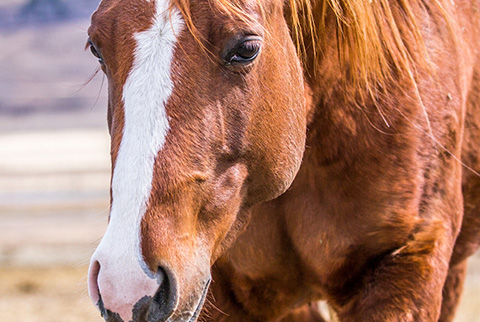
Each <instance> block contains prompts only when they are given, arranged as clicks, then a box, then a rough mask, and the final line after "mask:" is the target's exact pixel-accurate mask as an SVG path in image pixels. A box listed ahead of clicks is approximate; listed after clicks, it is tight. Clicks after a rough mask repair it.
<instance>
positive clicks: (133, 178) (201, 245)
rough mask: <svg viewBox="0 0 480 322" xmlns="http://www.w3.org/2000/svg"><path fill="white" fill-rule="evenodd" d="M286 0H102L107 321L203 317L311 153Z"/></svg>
mask: <svg viewBox="0 0 480 322" xmlns="http://www.w3.org/2000/svg"><path fill="white" fill-rule="evenodd" d="M283 3H284V2H283V1H275V0H265V1H256V0H239V1H236V2H230V1H224V0H212V1H197V0H174V1H173V2H169V1H168V0H103V1H102V2H101V3H100V5H99V7H98V9H97V11H96V12H95V13H94V14H93V16H92V23H91V26H90V28H89V46H90V48H91V50H92V53H93V54H94V55H95V56H96V57H97V58H98V60H99V63H100V65H101V68H102V70H103V72H104V73H105V75H106V77H107V79H108V93H109V99H108V125H109V131H110V135H111V160H112V179H111V209H110V215H109V224H108V227H107V230H106V232H105V235H104V237H103V239H102V240H101V242H100V244H99V245H98V248H97V249H96V251H95V253H94V255H93V256H92V260H91V265H90V271H89V292H90V296H91V298H92V300H93V301H94V303H95V304H96V305H97V306H98V307H99V308H100V310H101V312H102V315H103V316H104V318H105V319H106V320H107V321H132V320H133V321H167V320H168V321H172V322H176V321H195V320H196V318H197V316H198V314H199V312H200V310H201V308H202V306H203V302H204V300H205V297H206V293H207V290H208V285H209V282H210V269H211V266H212V264H213V263H214V262H215V260H216V259H217V258H218V257H219V256H220V254H222V252H223V251H224V250H225V249H226V248H228V247H229V245H230V244H231V243H232V242H233V241H234V240H235V238H236V236H238V234H239V233H240V232H241V231H242V229H243V228H244V227H245V226H246V224H247V223H248V218H249V210H250V208H251V207H252V206H253V205H254V204H257V203H259V202H262V201H266V200H269V199H272V198H275V197H276V196H278V195H280V194H281V193H283V192H284V191H285V190H286V189H287V188H288V187H289V185H290V184H291V182H292V180H293V179H294V177H295V175H296V173H297V171H298V168H299V166H300V163H301V159H302V155H303V151H304V142H305V132H306V114H307V112H306V104H305V95H304V85H303V76H302V70H301V66H300V60H299V58H298V55H297V53H296V50H295V46H294V43H293V41H292V39H291V37H290V33H289V29H288V26H287V23H286V21H285V19H284V8H283V5H284V4H283Z"/></svg>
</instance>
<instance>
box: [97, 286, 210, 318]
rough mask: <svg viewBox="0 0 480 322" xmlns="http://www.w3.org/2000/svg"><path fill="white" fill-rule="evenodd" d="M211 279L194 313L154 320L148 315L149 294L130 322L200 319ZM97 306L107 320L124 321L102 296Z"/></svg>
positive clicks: (140, 302) (137, 305)
mask: <svg viewBox="0 0 480 322" xmlns="http://www.w3.org/2000/svg"><path fill="white" fill-rule="evenodd" d="M211 281H212V280H211V278H209V279H208V280H207V282H206V283H205V286H204V288H203V291H202V295H201V296H200V299H199V301H198V303H197V305H196V308H195V310H194V311H193V314H192V313H191V311H187V312H182V313H179V314H175V313H174V314H173V315H172V316H171V317H169V318H168V319H167V320H166V321H157V320H153V319H151V318H149V317H148V313H147V312H148V305H146V304H147V303H150V302H151V300H152V298H151V297H149V296H145V297H144V298H142V299H141V300H140V301H139V302H138V303H137V304H136V307H137V309H139V310H138V311H136V312H135V313H134V318H133V320H132V321H129V322H195V321H196V320H197V319H198V317H199V315H200V312H201V311H202V308H203V304H205V300H206V298H207V294H208V289H209V287H210V283H211ZM97 306H98V308H99V309H100V313H101V315H102V317H103V318H104V319H105V321H106V322H124V321H123V319H122V318H121V317H120V315H119V314H117V313H114V312H111V311H110V310H108V309H106V308H105V306H104V304H103V300H102V297H101V296H100V298H99V300H98V303H97ZM134 310H135V309H134ZM135 316H136V317H135Z"/></svg>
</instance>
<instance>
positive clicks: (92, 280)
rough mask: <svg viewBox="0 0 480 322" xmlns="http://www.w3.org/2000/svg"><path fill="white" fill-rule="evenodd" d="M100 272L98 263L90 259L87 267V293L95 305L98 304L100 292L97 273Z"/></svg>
mask: <svg viewBox="0 0 480 322" xmlns="http://www.w3.org/2000/svg"><path fill="white" fill-rule="evenodd" d="M99 273H100V263H99V262H98V261H96V260H95V261H92V263H91V264H90V267H89V269H88V293H89V295H90V298H91V299H92V301H93V303H94V304H95V305H98V302H99V300H100V292H99V289H98V274H99Z"/></svg>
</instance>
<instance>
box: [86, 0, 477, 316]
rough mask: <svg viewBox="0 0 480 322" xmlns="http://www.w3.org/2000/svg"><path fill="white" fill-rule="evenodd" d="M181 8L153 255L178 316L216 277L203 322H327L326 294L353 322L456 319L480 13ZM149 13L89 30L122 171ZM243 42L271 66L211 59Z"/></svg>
mask: <svg viewBox="0 0 480 322" xmlns="http://www.w3.org/2000/svg"><path fill="white" fill-rule="evenodd" d="M173 5H174V6H176V7H178V8H180V11H181V12H182V14H183V15H184V17H185V20H186V22H187V26H188V28H187V30H188V31H186V32H183V33H181V34H180V35H178V44H179V45H178V48H177V49H176V52H175V55H174V62H173V66H172V77H173V80H174V84H175V89H174V92H173V95H172V97H171V99H170V101H169V102H168V104H167V107H166V108H167V114H168V115H169V117H170V118H171V120H170V122H171V123H170V125H171V130H170V132H169V135H168V136H167V142H166V144H165V147H164V149H163V150H162V152H161V153H160V154H159V155H158V157H157V160H156V164H155V169H154V171H155V172H154V174H155V178H154V180H153V190H152V195H151V198H150V202H149V205H148V210H147V213H146V214H145V217H144V219H143V222H142V251H143V255H144V258H145V260H146V261H147V263H148V265H149V266H150V268H151V269H152V270H154V269H156V267H158V266H166V267H168V268H169V270H170V271H172V272H174V274H175V278H176V280H177V283H178V287H179V290H178V292H179V299H178V307H179V309H178V311H177V312H175V313H174V317H178V316H179V315H178V314H180V313H179V312H180V311H181V309H182V308H189V307H191V305H192V304H191V302H192V301H193V300H192V296H197V294H198V293H199V292H201V280H202V278H204V277H205V276H206V275H208V274H209V272H210V269H211V272H212V277H213V282H212V285H211V288H210V294H209V297H208V302H209V303H210V304H209V305H206V309H205V310H204V311H203V312H202V316H201V317H200V320H203V321H230V322H235V321H239V322H240V321H272V322H273V321H284V322H287V321H323V318H322V317H321V316H320V315H319V313H318V311H317V309H316V306H315V305H314V303H315V302H316V301H318V300H322V299H323V300H326V301H328V303H329V305H330V306H331V307H332V308H333V309H334V310H335V312H336V313H337V315H338V318H339V320H340V321H451V319H452V318H453V316H454V311H455V308H456V306H457V304H458V300H459V297H460V293H461V288H462V283H463V277H464V274H465V265H466V260H467V258H468V256H470V255H472V254H473V253H474V252H475V251H476V250H477V248H478V245H479V244H480V213H479V211H480V177H479V175H478V173H477V172H479V171H480V157H479V154H478V152H477V150H478V149H477V146H478V142H480V141H479V140H480V131H479V128H480V104H479V102H480V62H479V60H478V59H479V48H478V44H479V43H480V26H479V24H478V21H480V17H479V14H478V9H479V8H478V6H479V3H478V2H477V1H475V0H468V1H467V0H465V1H460V2H458V3H457V4H456V5H452V2H451V1H446V0H445V1H443V0H432V1H426V0H422V1H420V0H411V1H407V0H390V1H388V0H373V1H372V2H369V1H354V0H342V1H340V0H324V1H323V0H316V1H312V2H309V1H306V0H305V1H303V0H297V1H294V0H291V1H288V2H283V1H278V0H261V1H255V0H237V1H227V0H212V1H209V2H203V1H197V0H175V1H174V2H173ZM149 6H151V4H149V3H148V2H145V1H142V0H130V1H120V0H103V2H102V4H101V6H100V8H99V10H98V11H97V13H96V14H95V15H94V17H93V20H92V27H91V29H90V36H91V37H92V40H93V41H94V42H95V44H96V45H97V46H98V47H99V48H100V49H101V50H102V53H103V54H104V56H105V57H104V58H105V63H106V66H107V67H106V68H105V72H106V73H107V76H108V78H109V84H110V85H109V95H110V96H109V97H110V99H109V111H110V112H109V125H110V130H111V134H112V162H115V155H116V151H118V146H119V144H120V141H121V133H122V124H123V119H122V117H123V115H122V102H121V97H122V96H121V91H122V85H123V84H124V82H125V79H126V77H127V75H128V71H129V69H130V66H131V63H132V51H133V46H134V44H133V43H132V38H131V37H132V35H133V33H134V32H138V31H139V30H145V29H146V28H148V26H149V24H150V23H151V21H150V20H151V14H150V11H151V7H149ZM138 12H143V15H140V16H138V15H137V13H138ZM117 17H123V18H124V19H121V18H117ZM132 17H137V18H135V19H132ZM112 20H115V21H116V22H117V24H112V23H111V21H112ZM113 26H116V27H115V28H114V27H113ZM242 33H247V34H256V35H259V36H261V37H262V39H263V48H262V52H261V55H260V56H259V58H258V59H257V61H256V62H255V63H254V64H253V65H252V66H250V67H249V68H248V69H238V68H237V69H235V68H233V69H228V68H226V67H225V66H223V65H222V64H221V62H220V61H219V60H218V59H216V58H215V57H219V56H220V53H221V52H222V50H223V48H224V47H225V46H226V44H227V43H228V41H229V40H230V39H232V38H233V37H235V36H236V35H238V34H242ZM212 58H214V59H212ZM304 142H306V143H305V144H304ZM304 148H305V151H304ZM300 162H302V163H301V166H300ZM292 181H293V182H292ZM247 223H248V225H247ZM457 236H458V238H457ZM442 301H443V304H442Z"/></svg>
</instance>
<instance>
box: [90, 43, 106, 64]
mask: <svg viewBox="0 0 480 322" xmlns="http://www.w3.org/2000/svg"><path fill="white" fill-rule="evenodd" d="M88 44H89V47H90V51H91V52H92V55H93V56H95V57H97V58H98V62H99V63H100V64H102V65H103V57H102V55H100V53H99V52H98V50H97V48H96V47H95V45H94V44H93V42H92V41H91V40H90V39H89V40H88Z"/></svg>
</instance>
